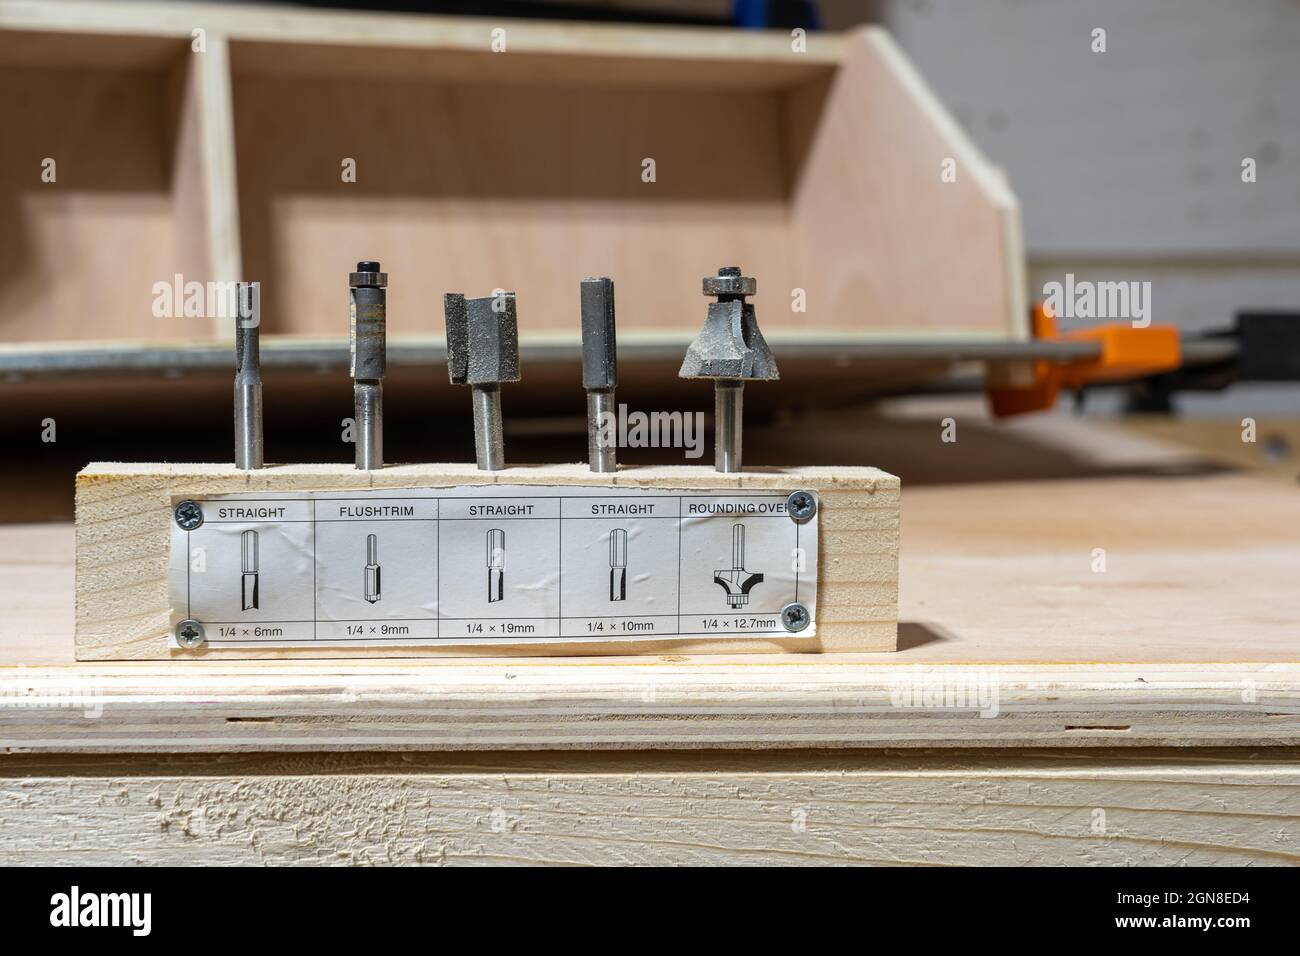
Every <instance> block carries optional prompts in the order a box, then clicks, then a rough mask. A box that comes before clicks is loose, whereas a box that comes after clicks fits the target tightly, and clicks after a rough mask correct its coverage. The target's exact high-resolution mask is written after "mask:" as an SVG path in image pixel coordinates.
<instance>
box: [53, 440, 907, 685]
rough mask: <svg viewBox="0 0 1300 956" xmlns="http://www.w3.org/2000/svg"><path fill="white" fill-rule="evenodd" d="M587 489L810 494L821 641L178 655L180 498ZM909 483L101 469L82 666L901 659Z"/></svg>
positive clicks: (296, 468)
mask: <svg viewBox="0 0 1300 956" xmlns="http://www.w3.org/2000/svg"><path fill="white" fill-rule="evenodd" d="M488 484H505V485H587V486H596V487H600V486H604V487H619V488H628V487H638V486H641V487H656V488H694V489H736V490H758V489H765V488H771V489H794V488H811V489H813V490H815V491H817V492H818V494H819V495H820V498H821V504H820V508H819V514H818V519H817V520H818V521H819V523H820V524H819V532H818V557H817V567H818V597H817V633H816V636H815V637H811V638H795V637H791V638H770V637H763V638H759V637H753V638H729V639H699V638H674V639H658V640H646V641H629V642H609V643H546V644H541V643H540V642H538V641H536V640H533V641H531V642H522V643H519V644H509V645H493V646H459V647H458V646H456V645H451V644H448V645H446V646H440V647H427V648H426V647H421V648H414V647H356V648H352V647H345V648H338V647H330V648H311V647H295V648H253V649H249V648H213V647H211V646H210V645H209V646H208V647H206V648H205V649H204V650H202V651H199V652H195V651H177V650H172V649H170V648H169V647H168V643H167V636H168V631H169V628H170V605H169V600H168V594H167V574H168V562H169V548H170V534H171V522H172V497H173V496H183V497H190V496H203V495H210V494H229V493H236V492H249V491H259V490H272V489H273V490H275V491H277V492H288V491H294V492H298V491H339V490H348V489H365V488H440V487H450V486H455V485H488ZM898 530H899V480H898V479H897V478H896V477H894V476H893V475H890V474H887V473H885V472H883V471H880V470H878V469H876V468H830V467H816V468H783V469H782V468H766V469H757V470H754V471H747V472H743V473H741V474H732V475H724V474H719V473H717V472H715V471H713V470H712V469H711V468H707V467H701V466H683V465H675V466H667V467H664V466H656V467H644V468H642V467H632V468H623V469H622V470H620V471H619V472H617V473H616V474H613V475H598V474H593V473H592V472H590V471H588V470H587V467H586V466H585V465H536V466H523V467H515V468H507V469H505V470H504V471H499V472H482V471H478V470H477V469H476V468H475V467H474V466H473V465H446V464H434V465H398V466H392V467H388V468H384V469H382V470H380V471H374V472H366V471H357V470H355V469H354V468H352V467H351V466H350V465H277V466H272V467H269V468H264V469H262V470H260V471H247V472H246V471H239V470H237V469H236V468H235V467H234V466H233V465H224V464H223V465H215V464H192V465H182V464H124V463H94V464H90V465H88V466H86V468H84V469H82V471H81V472H80V474H78V475H77V529H76V534H77V635H76V641H77V659H78V660H168V659H171V658H174V657H175V658H183V659H201V658H207V659H210V660H211V659H225V660H230V659H240V658H280V659H286V658H289V659H291V658H308V657H333V658H361V657H523V656H530V657H535V656H553V657H568V656H588V655H600V654H603V655H646V654H653V655H677V654H738V653H755V652H781V651H784V652H823V651H824V652H832V651H834V652H851V651H892V650H895V649H896V643H897V625H898Z"/></svg>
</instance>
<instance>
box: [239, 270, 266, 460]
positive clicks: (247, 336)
mask: <svg viewBox="0 0 1300 956" xmlns="http://www.w3.org/2000/svg"><path fill="white" fill-rule="evenodd" d="M235 299H236V302H235V305H236V308H235V467H236V468H239V469H242V470H244V471H251V470H252V469H254V468H261V467H262V464H263V462H262V364H261V355H260V349H259V340H258V332H259V328H260V326H261V322H262V284H261V283H260V282H240V283H237V284H236V286H235Z"/></svg>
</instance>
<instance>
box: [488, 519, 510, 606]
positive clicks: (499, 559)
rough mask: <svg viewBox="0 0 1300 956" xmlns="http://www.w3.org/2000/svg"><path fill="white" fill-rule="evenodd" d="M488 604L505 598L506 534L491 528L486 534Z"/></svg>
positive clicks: (498, 529)
mask: <svg viewBox="0 0 1300 956" xmlns="http://www.w3.org/2000/svg"><path fill="white" fill-rule="evenodd" d="M487 569H488V573H487V578H488V603H489V604H495V603H496V602H497V601H501V600H503V599H504V598H505V583H506V533H505V532H504V531H502V530H501V529H500V528H491V529H489V531H488V533H487Z"/></svg>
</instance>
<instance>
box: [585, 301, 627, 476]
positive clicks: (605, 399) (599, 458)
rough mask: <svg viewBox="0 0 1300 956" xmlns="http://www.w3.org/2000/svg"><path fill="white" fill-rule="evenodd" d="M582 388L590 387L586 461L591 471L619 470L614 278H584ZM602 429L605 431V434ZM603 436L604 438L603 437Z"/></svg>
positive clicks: (587, 388)
mask: <svg viewBox="0 0 1300 956" xmlns="http://www.w3.org/2000/svg"><path fill="white" fill-rule="evenodd" d="M581 298H582V387H583V388H584V389H586V390H587V461H588V463H589V465H590V468H591V470H592V471H617V470H618V437H617V435H616V434H614V432H613V429H612V428H605V429H602V428H601V425H602V424H606V425H608V423H610V422H612V421H613V418H614V414H615V413H614V388H615V387H616V386H617V385H618V355H617V345H616V343H615V338H614V281H613V280H612V279H608V278H599V279H595V278H586V279H583V280H582V295H581ZM602 431H603V432H604V434H603V435H602ZM602 439H603V440H602Z"/></svg>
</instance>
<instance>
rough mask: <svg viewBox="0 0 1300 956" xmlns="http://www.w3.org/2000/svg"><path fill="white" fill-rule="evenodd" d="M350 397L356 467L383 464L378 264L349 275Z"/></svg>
mask: <svg viewBox="0 0 1300 956" xmlns="http://www.w3.org/2000/svg"><path fill="white" fill-rule="evenodd" d="M348 285H349V287H350V288H349V299H350V313H351V338H352V398H353V402H354V403H355V408H356V411H355V418H356V444H357V467H358V468H361V469H364V470H371V469H375V468H382V467H384V368H385V361H386V359H385V341H384V340H385V334H386V325H387V318H386V311H387V295H388V294H387V292H386V291H385V289H386V288H387V286H388V274H387V273H384V272H380V271H379V263H378V262H371V261H363V262H358V263H357V271H356V272H353V273H351V275H350V276H349V277H348Z"/></svg>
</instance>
